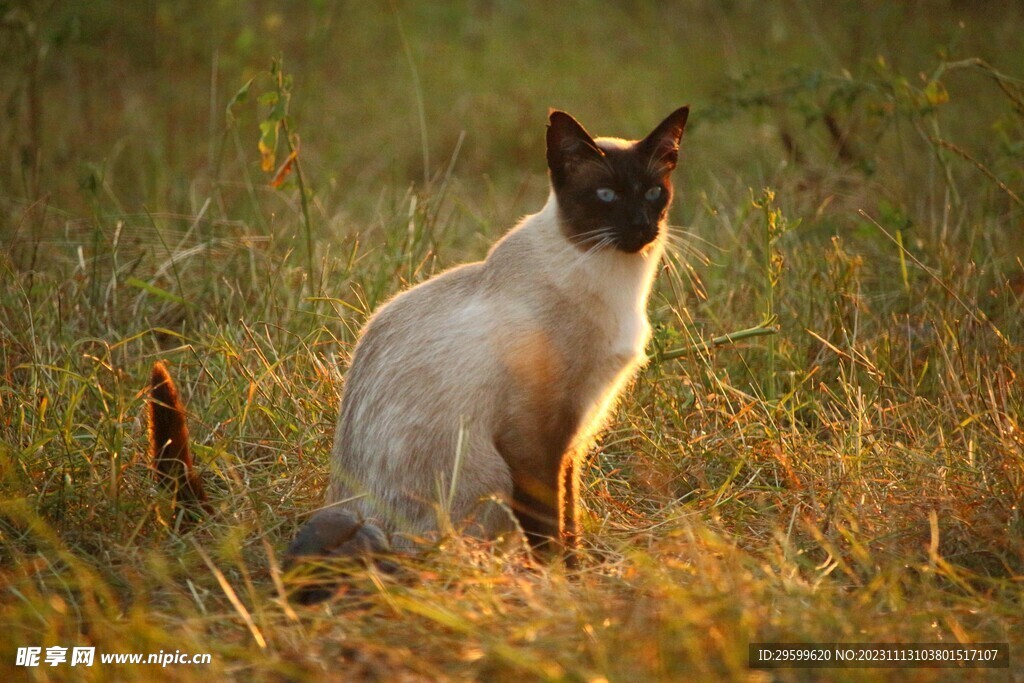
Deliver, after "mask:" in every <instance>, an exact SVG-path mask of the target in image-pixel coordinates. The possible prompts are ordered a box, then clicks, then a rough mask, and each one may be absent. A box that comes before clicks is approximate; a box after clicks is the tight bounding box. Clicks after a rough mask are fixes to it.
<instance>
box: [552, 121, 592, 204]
mask: <svg viewBox="0 0 1024 683" xmlns="http://www.w3.org/2000/svg"><path fill="white" fill-rule="evenodd" d="M547 141H548V169H550V171H551V181H552V183H554V185H555V187H560V186H561V185H562V184H563V183H564V182H565V181H566V179H567V178H568V176H569V175H571V174H572V173H574V172H575V171H576V169H578V168H580V166H582V165H583V164H585V163H587V162H588V161H595V160H599V159H600V158H601V157H603V156H604V152H602V151H601V149H600V148H599V147H598V146H597V144H596V143H595V142H594V138H592V137H590V133H588V132H587V131H586V130H585V129H584V128H583V126H581V125H580V124H579V122H578V121H577V120H576V119H574V118H573V117H571V116H569V115H568V114H566V113H565V112H564V111H558V110H557V109H552V110H551V112H550V113H549V114H548V135H547Z"/></svg>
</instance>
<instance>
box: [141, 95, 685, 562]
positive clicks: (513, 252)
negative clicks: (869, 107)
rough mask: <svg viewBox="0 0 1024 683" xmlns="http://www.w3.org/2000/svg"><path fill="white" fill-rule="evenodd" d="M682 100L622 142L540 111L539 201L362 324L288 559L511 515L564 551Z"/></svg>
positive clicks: (610, 392)
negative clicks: (542, 192) (315, 492)
mask: <svg viewBox="0 0 1024 683" xmlns="http://www.w3.org/2000/svg"><path fill="white" fill-rule="evenodd" d="M688 114H689V108H688V107H682V108H680V109H677V110H676V111H674V112H672V114H670V115H669V116H668V118H666V119H665V120H664V121H663V122H661V123H660V124H659V125H658V126H657V127H656V128H655V129H654V130H653V131H652V132H651V133H650V134H649V135H647V136H646V137H645V138H643V139H642V140H639V141H627V140H622V139H619V138H606V137H599V138H594V137H592V136H591V135H590V134H589V133H588V132H587V131H586V130H585V129H584V128H583V126H581V125H580V124H579V123H578V122H577V121H576V120H575V119H574V118H573V117H571V116H570V115H569V114H566V113H565V112H561V111H552V112H551V113H550V116H549V124H548V128H547V163H548V169H549V173H550V180H551V192H550V195H549V197H548V200H547V203H546V204H545V205H544V207H543V208H542V209H541V210H540V211H539V212H538V213H536V214H533V215H530V216H527V217H526V218H524V219H522V220H521V221H520V222H519V224H518V225H517V226H516V227H514V228H513V229H512V230H511V231H509V232H508V233H507V234H506V235H505V236H504V237H503V238H502V239H501V240H499V241H498V242H497V243H496V244H495V245H494V247H493V248H492V249H491V251H490V253H489V254H488V255H487V258H486V259H485V260H483V261H481V262H478V263H471V264H467V265H463V266H459V267H456V268H453V269H451V270H449V271H447V272H444V273H442V274H440V275H438V276H436V277H433V278H431V279H430V280H428V281H426V282H424V283H422V284H420V285H417V286H416V287H413V288H412V289H409V290H407V291H405V292H403V293H401V294H399V295H398V296H396V297H395V298H394V299H392V300H391V301H389V302H388V303H386V304H384V305H383V306H381V307H380V308H379V309H378V310H377V311H376V313H375V314H374V315H373V316H372V317H371V319H370V320H369V322H368V323H367V325H366V327H365V328H364V330H363V332H362V334H361V337H360V339H359V341H358V343H357V345H356V347H355V351H354V354H353V357H352V363H351V367H350V369H349V371H348V374H347V376H346V379H345V389H344V395H343V398H342V402H341V412H340V416H339V419H338V423H337V429H336V432H335V438H334V447H333V450H332V453H331V462H330V467H331V476H330V484H329V487H328V490H327V496H326V498H327V500H326V506H325V508H324V509H322V510H321V511H319V512H318V513H316V514H315V515H314V516H313V517H312V518H311V519H310V520H309V521H308V522H307V523H306V525H305V526H304V527H303V528H302V529H301V530H300V531H299V533H298V535H297V537H296V538H295V540H294V541H293V543H292V545H291V547H290V548H289V556H290V557H291V558H292V559H293V560H294V559H297V558H302V557H306V556H335V555H338V556H346V555H354V556H362V555H368V554H374V553H380V552H383V551H386V550H388V549H389V548H394V549H396V550H407V549H411V548H412V547H413V546H414V545H415V541H416V539H418V538H422V537H430V536H431V535H433V534H436V533H437V532H439V531H441V530H443V529H444V528H449V526H451V527H454V528H456V529H460V530H461V531H463V532H464V533H468V534H472V535H474V536H478V537H481V538H488V539H490V538H497V537H501V536H503V535H505V534H508V533H510V532H518V531H517V530H518V529H521V530H522V532H524V533H525V535H526V538H527V540H528V541H529V543H530V544H531V546H532V547H533V548H534V549H535V550H536V551H537V552H538V553H541V554H545V553H548V554H549V553H550V552H552V551H557V550H565V551H568V554H569V555H570V556H571V554H572V550H573V549H574V548H575V547H576V543H577V538H578V535H579V530H578V521H577V509H578V497H579V467H580V460H581V458H582V456H583V455H584V453H585V451H586V449H587V448H588V446H589V444H590V443H591V441H592V439H593V438H594V437H595V436H596V435H597V433H598V431H599V430H600V429H601V427H602V425H603V424H604V422H605V420H606V418H607V416H608V414H609V411H610V410H611V408H612V406H613V404H614V402H615V400H616V398H617V397H618V395H619V394H620V392H621V391H622V388H623V386H624V385H625V384H626V383H627V381H628V380H629V379H630V378H631V377H632V376H633V374H634V373H635V371H636V370H637V368H638V367H639V366H640V365H641V363H642V362H643V360H644V358H645V353H644V347H645V346H646V344H647V341H648V338H649V336H650V326H649V324H648V322H647V314H646V304H647V298H648V295H649V293H650V291H651V286H652V284H653V281H654V278H655V275H656V273H657V271H658V268H659V262H660V259H661V256H662V252H663V248H664V241H665V238H666V230H667V228H666V224H665V223H666V218H667V214H668V209H669V205H670V204H671V202H672V195H673V188H672V182H671V175H672V171H673V170H674V169H675V167H676V163H677V159H678V152H679V142H680V139H681V137H682V134H683V129H684V127H685V125H686V119H687V115H688ZM161 381H163V380H161ZM154 382H156V375H154ZM161 438H162V437H161V436H160V435H159V434H155V435H154V443H165V441H160V439H161ZM183 490H184V491H185V493H189V494H190V492H191V491H192V489H189V488H187V487H186V488H185V489H183ZM190 495H191V494H190ZM192 497H193V498H194V496H192ZM389 539H390V541H389Z"/></svg>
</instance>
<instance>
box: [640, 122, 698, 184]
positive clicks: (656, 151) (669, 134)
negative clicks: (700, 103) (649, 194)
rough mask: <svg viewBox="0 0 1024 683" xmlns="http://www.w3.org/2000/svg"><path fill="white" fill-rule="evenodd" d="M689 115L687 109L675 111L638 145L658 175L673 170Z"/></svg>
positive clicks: (666, 173)
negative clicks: (647, 156) (648, 157)
mask: <svg viewBox="0 0 1024 683" xmlns="http://www.w3.org/2000/svg"><path fill="white" fill-rule="evenodd" d="M689 115H690V108H689V107H680V108H679V109H676V110H675V111H674V112H672V113H671V114H669V115H668V118H666V119H665V120H664V121H662V122H661V123H659V124H658V127H657V128H655V129H654V130H653V131H651V134H650V135H648V136H647V137H646V138H644V139H643V141H642V142H641V143H640V149H642V150H643V151H644V153H645V154H647V155H649V156H650V159H651V162H652V164H651V165H652V167H653V168H655V169H658V174H659V175H668V174H669V173H671V172H672V171H673V170H674V169H675V167H676V162H677V161H678V160H679V140H680V139H681V138H682V137H683V129H684V128H686V119H687V117H688V116H689Z"/></svg>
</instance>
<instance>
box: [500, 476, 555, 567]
mask: <svg viewBox="0 0 1024 683" xmlns="http://www.w3.org/2000/svg"><path fill="white" fill-rule="evenodd" d="M545 469H547V470H548V471H546V472H538V471H536V470H535V471H530V472H526V471H518V472H517V471H516V470H515V469H513V471H512V512H513V513H515V516H516V519H517V520H518V521H519V526H521V527H522V529H523V533H525V534H526V540H527V541H529V543H530V547H531V548H532V549H533V551H534V553H535V554H537V555H541V556H548V555H552V554H554V553H555V552H557V551H558V549H559V548H561V547H562V535H561V529H560V526H561V525H560V523H559V521H560V520H559V518H560V515H559V504H558V503H559V501H558V483H559V482H558V479H559V474H558V469H557V468H545Z"/></svg>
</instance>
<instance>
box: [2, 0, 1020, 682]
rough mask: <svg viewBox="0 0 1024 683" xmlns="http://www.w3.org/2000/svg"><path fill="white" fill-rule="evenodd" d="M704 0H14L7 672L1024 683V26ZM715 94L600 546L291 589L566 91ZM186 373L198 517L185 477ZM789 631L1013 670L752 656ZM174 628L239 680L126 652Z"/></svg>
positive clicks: (510, 219)
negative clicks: (765, 331)
mask: <svg viewBox="0 0 1024 683" xmlns="http://www.w3.org/2000/svg"><path fill="white" fill-rule="evenodd" d="M665 4H666V5H667V6H665V7H662V6H660V4H659V3H647V2H639V1H637V2H623V3H597V2H589V3H552V2H549V3H544V4H541V3H512V2H501V1H499V0H491V1H490V2H453V3H426V2H424V3H413V2H398V3H397V6H396V5H394V4H388V3H372V2H332V0H318V1H315V2H309V3H271V2H263V1H259V2H252V3H244V4H243V3H231V2H207V3H177V2H170V1H166V2H165V1H156V0H152V1H149V2H143V3H117V2H101V1H93V2H81V1H77V0H75V1H70V2H35V3H26V4H19V3H10V2H0V98H2V102H3V113H2V114H0V150H2V153H0V245H2V249H0V628H2V629H3V631H4V633H3V635H2V637H0V641H2V642H3V646H2V647H0V671H2V672H3V674H4V675H5V676H6V677H7V678H8V679H10V680H26V679H27V680H49V679H54V680H64V679H66V680H111V679H116V680H147V681H148V680H161V679H172V680H177V679H182V680H191V679H195V678H200V677H204V678H208V679H210V680H214V679H220V678H227V679H231V680H239V679H240V680H317V679H325V680H339V681H340V680H345V681H349V680H386V681H406V680H411V681H421V680H426V681H430V680H464V679H479V680H487V681H490V680H587V681H602V680H607V681H646V680H688V679H693V680H754V681H771V680H780V681H790V680H823V679H827V680H855V681H859V680H889V679H890V678H892V677H894V675H897V674H898V677H899V678H900V679H902V680H920V681H941V680H998V681H1004V680H1016V681H1022V680H1024V664H1022V663H1021V662H1022V661H1024V660H1022V658H1024V634H1022V628H1024V513H1022V506H1024V433H1022V431H1021V430H1022V428H1024V391H1022V389H1021V379H1022V376H1024V353H1022V351H1024V346H1022V345H1024V261H1022V256H1024V49H1022V43H1021V35H1024V11H1022V10H1021V8H1020V7H1019V6H1016V5H1014V4H1012V3H985V4H980V3H978V4H975V3H966V2H954V1H952V0H951V1H949V2H907V3H888V2H868V3H852V2H839V3H831V4H828V6H827V9H826V4H825V3H811V2H801V1H797V0H794V1H793V2H781V3H754V2H728V3H710V2H708V3H696V2H678V3H665ZM278 56H283V61H282V62H280V63H281V65H282V66H281V68H280V69H279V70H278V71H277V72H276V73H273V74H272V73H271V72H270V67H271V63H272V60H273V59H274V58H276V57H278ZM246 84H249V85H248V88H247V90H246V91H245V92H244V96H238V95H236V93H239V92H240V90H241V89H243V86H245V85H246ZM686 103H689V104H691V105H692V106H693V109H692V113H691V116H690V127H689V128H688V130H687V133H686V137H685V139H684V143H683V150H684V158H683V160H682V162H681V166H680V169H679V171H678V172H677V174H676V181H677V190H678V199H677V201H676V204H675V206H674V209H673V215H672V222H673V224H674V225H675V226H676V227H675V228H674V229H673V232H674V233H675V234H676V236H677V237H676V239H675V240H674V242H675V245H674V246H675V248H674V253H673V255H672V256H671V257H670V258H668V259H667V260H666V264H665V268H664V271H663V272H662V273H661V274H660V276H659V281H658V285H657V290H656V293H655V295H654V296H653V297H652V301H651V305H650V317H651V320H652V323H653V324H654V325H655V326H656V334H655V339H654V342H653V344H652V348H651V350H650V352H651V355H652V361H651V363H649V364H648V366H647V367H646V368H645V369H644V370H643V371H642V372H641V373H640V375H639V376H638V377H637V379H636V381H635V382H634V383H633V384H632V385H631V388H630V390H629V392H628V393H627V395H626V396H625V398H624V399H623V400H622V402H621V404H620V406H619V408H618V410H617V413H616V417H615V419H614V421H613V423H612V425H611V427H610V429H609V430H608V431H607V432H606V433H605V434H604V436H603V439H602V440H601V441H600V443H599V444H598V446H597V447H596V448H595V450H594V451H593V452H592V453H590V455H589V457H588V467H587V473H586V476H585V479H584V489H585V494H584V508H585V509H584V514H583V520H584V527H585V529H586V546H587V549H588V554H587V560H586V561H585V562H584V564H583V567H582V568H581V569H580V570H579V571H578V572H567V571H566V570H564V569H563V568H561V567H559V566H553V567H550V568H530V567H528V566H527V565H526V564H525V563H524V562H523V561H522V558H520V557H515V556H512V557H502V556H499V555H491V554H488V553H486V552H484V551H482V550H481V549H480V548H473V547H467V546H466V545H465V543H463V542H462V541H460V540H459V539H457V538H455V539H448V540H447V541H446V542H445V543H444V544H443V545H442V546H441V547H440V548H439V551H438V552H433V553H429V554H427V555H425V556H424V557H422V558H420V559H418V560H417V561H416V562H412V561H410V562H409V567H408V569H409V573H410V574H412V575H413V576H415V577H416V579H415V580H409V579H408V578H406V579H403V580H395V579H392V578H388V577H383V576H379V575H376V574H375V573H372V572H366V573H362V574H359V575H357V576H355V577H353V578H352V579H351V583H350V586H351V590H350V594H349V595H347V596H345V597H342V598H340V599H339V600H337V601H335V602H333V603H330V604H327V605H325V606H319V607H315V608H300V607H298V606H296V605H291V604H290V603H289V602H288V601H287V600H286V599H285V598H284V588H283V584H282V576H281V570H280V560H281V556H282V553H283V549H284V548H285V547H286V545H287V543H288V541H289V540H290V538H291V536H292V534H293V533H294V532H295V530H296V528H297V527H298V525H299V524H300V523H301V522H302V521H303V520H304V519H305V516H306V515H307V514H308V513H309V512H310V511H311V510H313V509H315V508H316V507H318V506H319V505H320V503H321V500H322V493H323V488H324V485H325V481H326V472H327V454H328V452H329V450H330V441H331V437H332V434H333V424H334V420H335V417H336V413H337V405H338V400H339V396H340V394H341V391H342V387H343V384H344V377H345V371H346V368H347V364H348V357H349V353H350V351H351V349H352V345H353V343H354V341H355V339H356V336H357V334H358V331H359V329H360V327H361V326H362V324H363V322H364V321H365V320H366V318H367V316H368V315H369V313H370V312H372V310H373V309H374V308H375V307H376V306H377V305H378V304H379V303H381V302H382V301H384V300H386V299H387V298H388V297H390V296H391V295H393V294H394V293H396V292H398V291H400V290H402V289H403V288H404V287H407V286H408V285H410V284H414V283H416V282H420V281H422V280H424V279H426V278H428V277H429V276H431V275H432V274H434V273H437V272H439V271H441V270H443V269H444V268H446V267H448V266H450V265H454V264H457V263H460V262H463V261H466V260H469V259H477V258H481V257H482V256H483V255H484V254H485V253H486V250H487V248H488V246H489V245H490V244H491V243H492V242H493V241H494V240H495V239H497V238H498V237H499V236H500V235H501V234H502V233H503V232H504V231H505V230H507V229H508V228H509V227H511V225H512V224H514V222H515V221H516V220H517V219H518V217H519V216H521V215H523V214H526V213H529V212H532V211H535V210H537V209H539V208H540V206H541V204H542V202H543V200H544V198H545V196H546V194H547V184H546V183H547V180H546V175H545V165H544V124H545V117H546V114H547V110H548V107H558V108H563V109H566V110H568V111H570V112H571V113H573V114H574V115H575V116H577V118H579V119H580V120H581V121H582V122H583V123H584V125H586V126H587V127H588V129H590V130H591V131H592V132H595V133H597V134H608V135H619V136H625V137H629V136H633V137H635V136H639V135H642V134H644V133H646V132H647V131H648V130H650V128H651V127H652V126H654V125H655V124H656V123H657V122H658V121H660V120H661V119H662V118H663V117H664V116H665V115H666V114H668V113H669V112H670V111H671V110H672V109H673V108H675V107H676V106H678V105H681V104H686ZM285 107H287V116H285ZM261 125H262V128H261ZM275 133H276V135H277V145H276V156H275V158H273V159H271V158H270V155H269V154H266V155H265V158H263V159H261V152H260V150H259V148H258V144H257V143H258V141H260V140H261V135H262V140H263V142H264V145H265V146H270V143H272V142H273V138H274V135H275ZM291 148H294V149H296V150H297V152H298V154H297V160H298V164H297V165H296V164H295V163H292V165H291V167H290V170H291V173H288V174H286V173H281V174H279V175H278V177H277V178H276V180H279V181H281V182H280V183H278V184H277V185H278V186H277V187H274V186H272V181H274V180H275V173H274V170H275V168H277V167H279V166H281V165H282V164H283V163H285V160H286V157H287V156H288V154H289V150H290V149H291ZM261 164H265V165H266V166H267V167H268V168H269V169H270V172H267V171H265V170H263V168H261ZM300 185H301V187H300ZM304 200H305V201H304ZM762 322H766V324H768V325H769V326H774V327H773V329H777V332H776V333H775V334H772V335H766V336H757V337H747V338H745V339H742V340H739V341H734V342H732V343H724V344H720V345H711V344H709V343H707V342H708V341H709V340H711V339H713V338H715V337H718V336H721V335H725V334H728V333H731V332H735V331H737V330H743V329H747V328H751V327H754V326H757V325H758V324H760V323H762ZM679 349H685V350H686V352H685V353H682V354H674V353H672V351H674V350H679ZM677 355H678V357H675V356H677ZM157 359H165V360H167V361H168V363H169V366H170V368H171V371H172V373H173V374H174V376H175V377H176V378H177V380H178V382H179V385H180V388H181V391H182V395H183V397H184V398H185V400H186V402H187V405H188V411H189V418H190V421H191V431H192V436H193V440H194V442H195V443H194V450H195V452H196V456H197V459H198V461H199V464H200V468H201V470H202V471H203V476H204V477H205V480H206V486H207V490H208V491H209V492H210V494H211V498H212V502H213V506H214V508H215V514H214V515H212V516H211V517H209V518H208V519H207V520H205V521H204V522H203V523H201V524H200V525H198V527H197V528H195V529H194V530H192V531H191V532H190V533H181V532H180V531H179V530H176V529H175V525H174V520H173V518H171V517H170V516H169V514H168V505H167V500H166V497H165V496H163V495H162V494H161V493H160V491H159V490H158V488H157V486H156V484H155V481H154V478H153V476H152V472H151V470H150V469H149V468H148V464H147V460H146V434H145V422H144V416H145V403H144V400H143V399H144V394H143V389H144V385H145V381H146V378H147V377H148V371H149V367H150V366H151V364H152V363H153V362H154V361H155V360H157ZM759 641H787V642H788V641H792V642H834V641H842V642H851V643H881V642H943V643H967V642H1009V643H1010V650H1011V669H1010V670H1009V671H1008V670H1007V669H1002V670H989V671H986V670H980V669H977V670H971V671H963V670H954V669H937V668H920V669H903V670H894V669H878V668H875V669H870V668H869V669H778V670H772V671H757V670H751V669H750V668H749V667H748V662H747V646H748V643H750V642H759ZM28 646H37V647H42V648H44V655H45V648H47V647H52V646H63V647H68V648H72V647H75V646H92V647H95V648H96V653H97V655H96V656H97V663H96V664H95V665H94V666H93V667H91V668H85V667H82V666H77V667H71V666H70V664H69V663H65V664H62V665H60V666H56V667H50V666H46V665H45V663H44V665H43V666H40V667H35V668H26V667H19V666H16V655H15V651H16V649H17V648H19V647H28ZM177 650H180V651H181V652H185V653H210V654H211V656H212V663H210V664H208V665H195V666H190V665H185V664H172V665H169V666H167V667H165V668H161V667H160V666H158V665H148V666H147V665H129V664H124V665H114V664H100V663H99V661H98V658H99V654H100V653H131V652H139V653H156V652H160V651H163V652H165V653H167V652H175V651H177Z"/></svg>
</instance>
